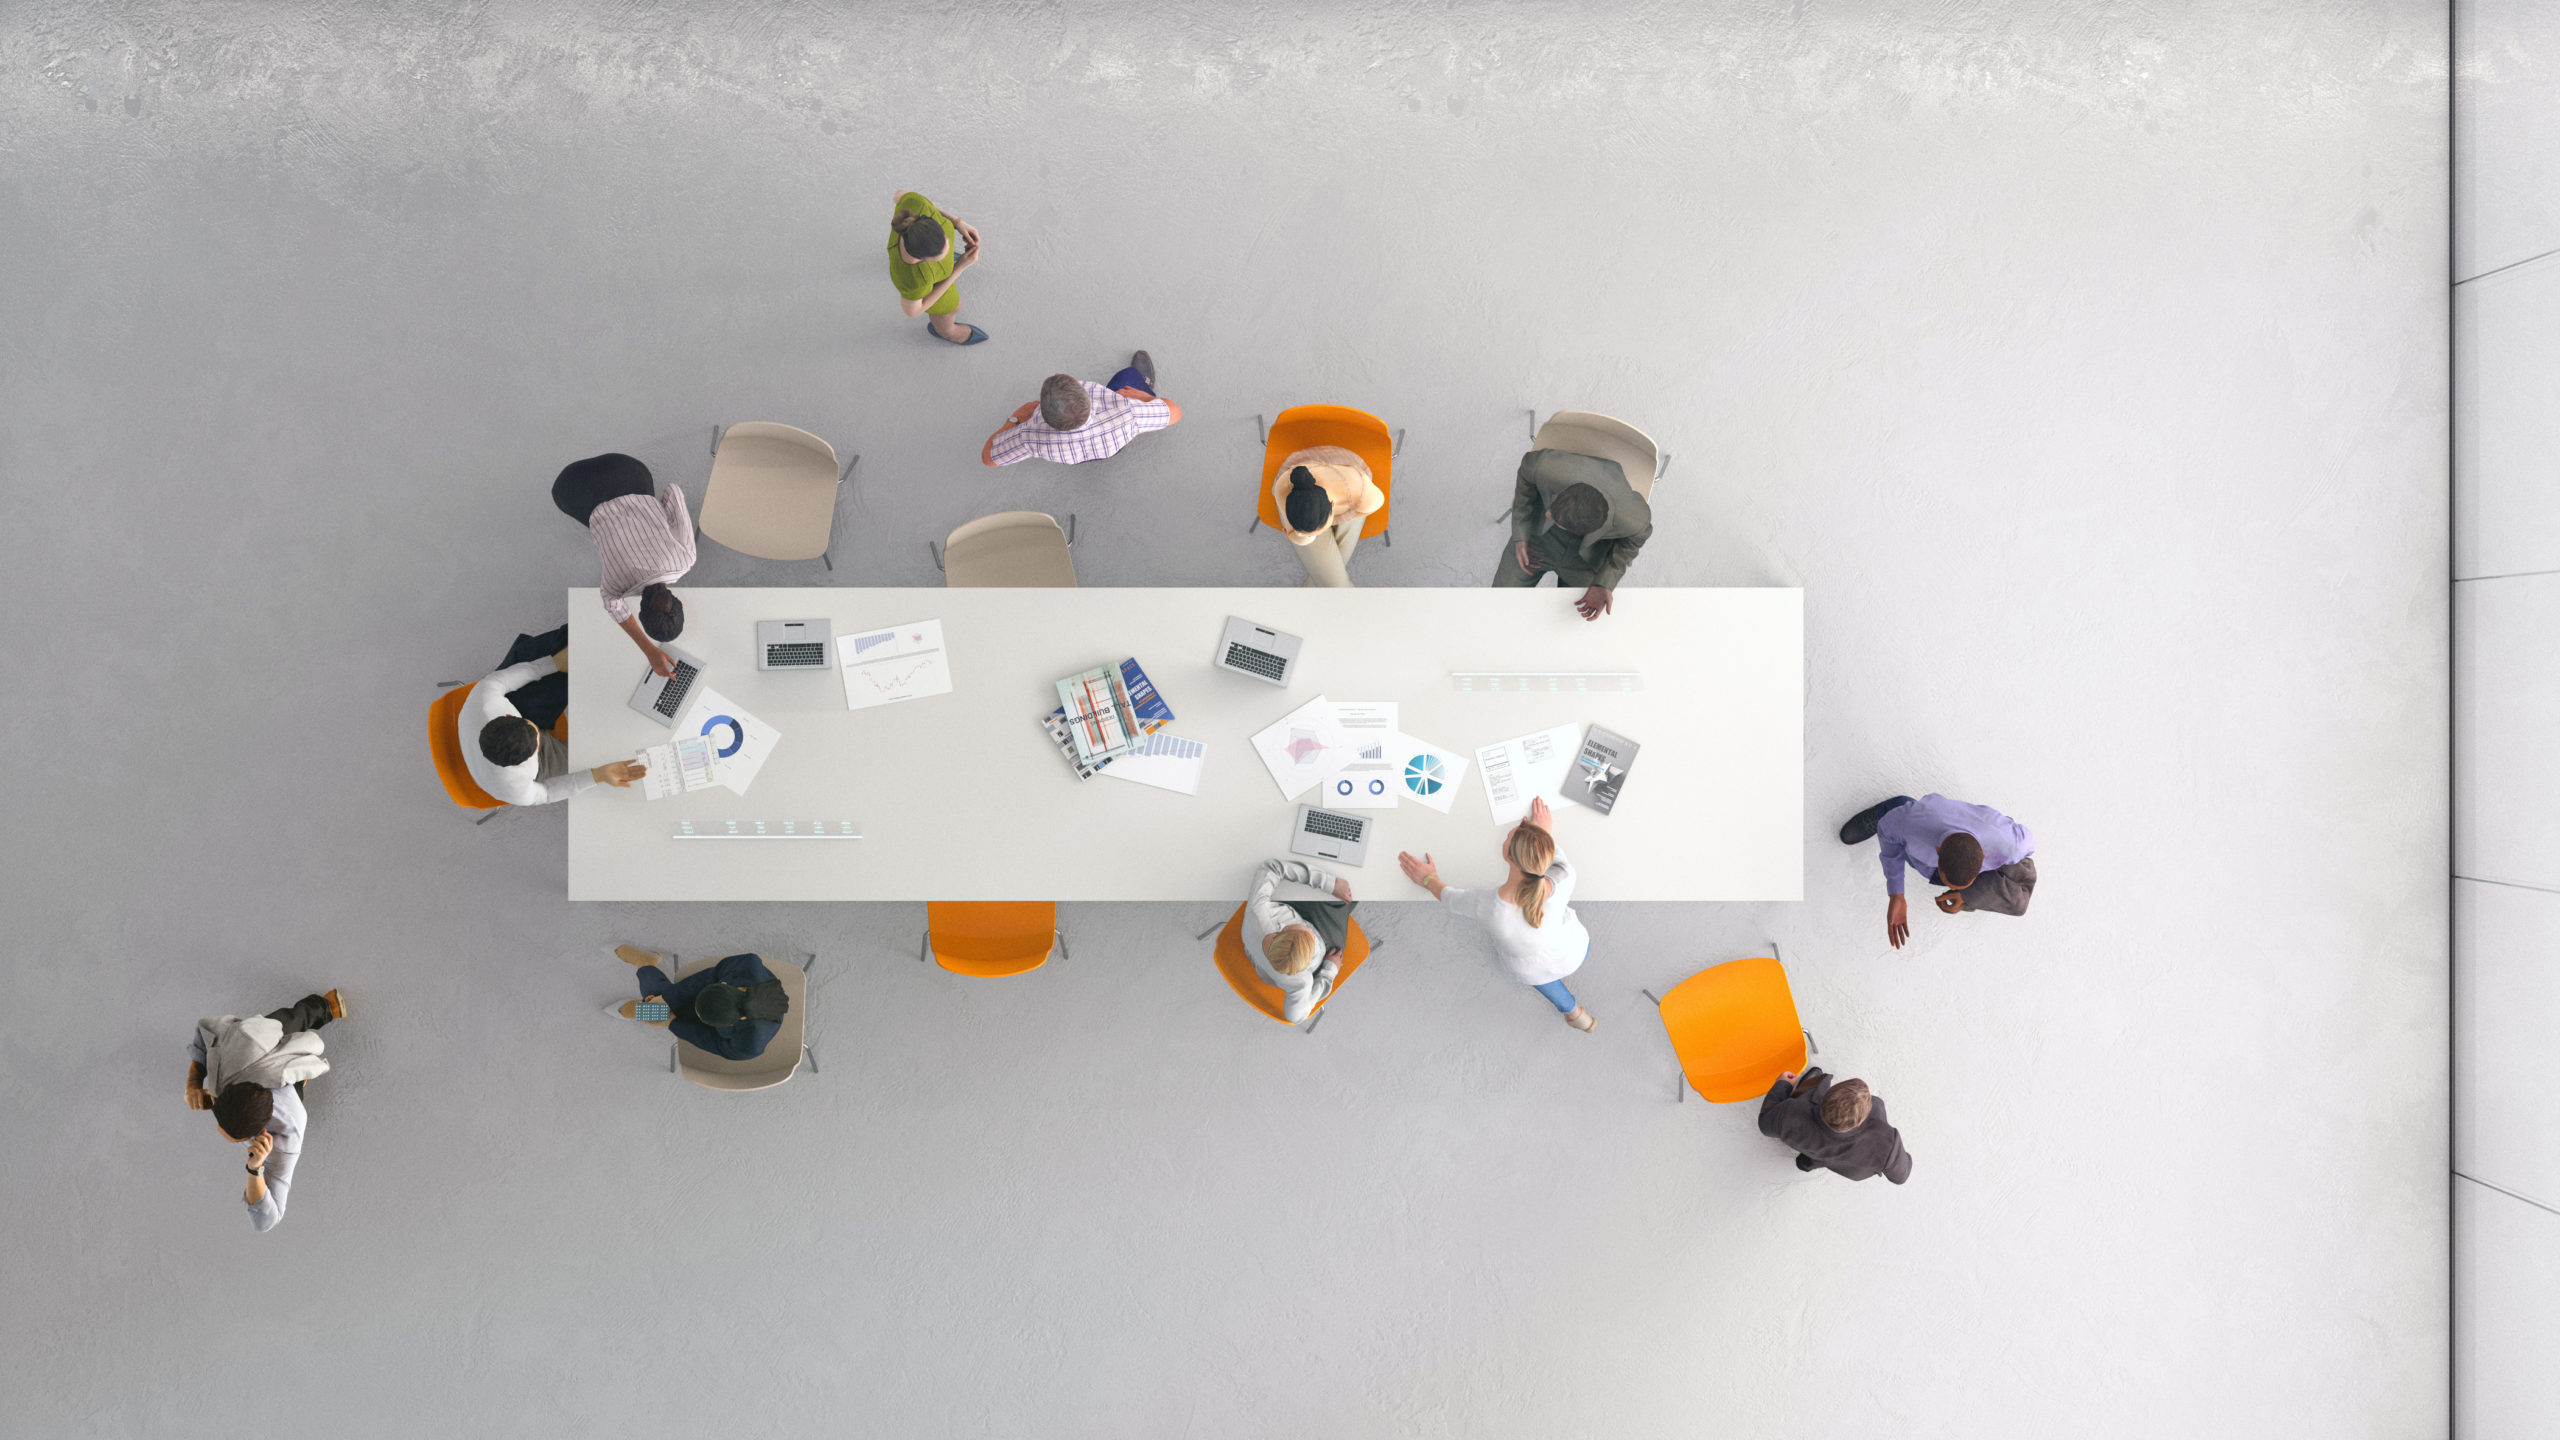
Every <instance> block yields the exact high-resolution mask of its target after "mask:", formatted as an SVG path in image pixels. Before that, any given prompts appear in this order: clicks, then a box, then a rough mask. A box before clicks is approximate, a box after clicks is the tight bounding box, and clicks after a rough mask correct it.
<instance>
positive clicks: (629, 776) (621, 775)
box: [588, 760, 649, 790]
mask: <svg viewBox="0 0 2560 1440" xmlns="http://www.w3.org/2000/svg"><path fill="white" fill-rule="evenodd" d="M588 773H589V774H592V775H594V776H595V777H596V780H597V782H598V783H600V784H605V785H612V786H617V787H619V788H621V789H625V790H628V789H630V788H631V782H632V781H634V780H637V779H639V778H641V777H642V776H644V775H647V774H648V773H649V767H648V766H646V765H643V764H641V763H640V762H639V761H637V760H616V761H614V762H613V763H612V764H610V765H599V766H597V767H596V768H595V769H594V770H592V771H589V772H588Z"/></svg>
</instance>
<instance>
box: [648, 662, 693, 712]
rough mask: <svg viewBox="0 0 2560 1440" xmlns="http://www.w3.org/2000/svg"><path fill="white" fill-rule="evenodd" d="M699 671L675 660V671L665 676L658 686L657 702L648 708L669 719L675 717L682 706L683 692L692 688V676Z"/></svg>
mask: <svg viewBox="0 0 2560 1440" xmlns="http://www.w3.org/2000/svg"><path fill="white" fill-rule="evenodd" d="M701 673H702V672H701V671H699V670H696V669H694V668H693V667H692V666H690V665H687V664H686V663H684V662H683V661H681V660H679V661H677V662H676V673H675V674H673V675H671V676H669V677H667V683H666V684H665V685H663V686H661V687H659V690H658V703H657V704H655V705H652V706H650V707H649V708H650V709H652V710H655V711H657V712H658V713H659V714H661V715H664V716H666V717H667V718H668V719H670V720H673V719H674V718H676V712H677V711H678V710H681V709H683V708H684V697H685V692H687V691H689V690H691V689H692V688H693V679H694V677H695V676H697V675H700V674H701Z"/></svg>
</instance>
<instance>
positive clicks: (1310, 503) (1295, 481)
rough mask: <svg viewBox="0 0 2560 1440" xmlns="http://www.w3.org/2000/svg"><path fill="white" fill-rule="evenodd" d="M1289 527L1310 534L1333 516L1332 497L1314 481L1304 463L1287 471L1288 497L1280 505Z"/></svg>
mask: <svg viewBox="0 0 2560 1440" xmlns="http://www.w3.org/2000/svg"><path fill="white" fill-rule="evenodd" d="M1280 514H1281V516H1282V518H1284V519H1286V520H1287V521H1288V522H1289V528H1290V529H1292V530H1295V531H1297V532H1298V533H1299V534H1301V535H1312V534H1314V533H1315V532H1316V531H1318V530H1321V529H1323V528H1324V527H1325V522H1326V521H1328V520H1331V519H1332V518H1333V497H1332V496H1331V495H1329V494H1327V493H1325V488H1324V487H1323V486H1321V485H1319V484H1317V483H1316V477H1315V476H1314V475H1312V474H1310V473H1309V472H1308V470H1307V467H1306V466H1304V465H1300V466H1297V467H1295V468H1293V469H1292V470H1290V472H1289V498H1288V500H1287V501H1286V502H1285V503H1283V504H1282V505H1281V507H1280Z"/></svg>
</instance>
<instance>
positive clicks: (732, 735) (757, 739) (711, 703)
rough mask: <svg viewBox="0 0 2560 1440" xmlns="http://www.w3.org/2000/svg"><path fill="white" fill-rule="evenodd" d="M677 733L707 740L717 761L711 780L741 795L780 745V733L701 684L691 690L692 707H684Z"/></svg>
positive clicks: (754, 780) (740, 706) (677, 725)
mask: <svg viewBox="0 0 2560 1440" xmlns="http://www.w3.org/2000/svg"><path fill="white" fill-rule="evenodd" d="M676 733H677V734H679V735H699V736H702V737H703V738H704V739H707V740H709V741H710V742H711V753H712V754H713V755H715V756H717V757H718V764H717V765H716V766H715V769H716V771H717V774H716V776H715V777H714V778H716V779H718V780H719V782H720V783H721V784H722V785H725V786H727V787H728V788H730V789H731V790H734V791H736V792H738V793H739V794H741V795H744V794H746V793H747V787H748V786H750V785H752V784H754V783H755V782H756V772H757V771H759V770H762V769H763V768H764V762H765V759H766V757H768V756H770V755H772V754H773V747H774V746H776V745H779V744H781V743H782V732H781V731H779V730H776V729H774V728H773V727H772V726H770V725H767V724H766V723H764V722H763V721H761V720H759V719H757V718H756V717H755V716H753V715H751V714H749V713H747V709H746V707H745V706H743V705H740V704H738V703H737V702H736V701H734V700H731V699H730V698H729V697H728V696H726V695H723V694H721V693H720V692H719V691H717V690H714V689H712V688H711V687H710V686H708V685H703V684H700V683H697V684H695V686H694V687H693V703H692V704H691V705H688V706H686V707H685V711H684V718H683V719H681V720H678V721H677V722H676Z"/></svg>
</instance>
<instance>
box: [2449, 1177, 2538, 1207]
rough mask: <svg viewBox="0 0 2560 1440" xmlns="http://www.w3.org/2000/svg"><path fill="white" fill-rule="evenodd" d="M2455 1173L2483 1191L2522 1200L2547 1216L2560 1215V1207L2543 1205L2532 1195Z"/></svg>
mask: <svg viewBox="0 0 2560 1440" xmlns="http://www.w3.org/2000/svg"><path fill="white" fill-rule="evenodd" d="M2453 1173H2454V1174H2455V1175H2458V1176H2461V1178H2463V1179H2465V1180H2468V1181H2470V1182H2471V1183H2472V1184H2474V1185H2477V1186H2479V1187H2480V1188H2481V1189H2483V1190H2495V1191H2497V1192H2498V1193H2499V1194H2501V1195H2504V1196H2506V1197H2507V1198H2508V1199H2510V1200H2521V1201H2523V1202H2524V1203H2525V1204H2527V1205H2530V1206H2532V1207H2533V1208H2534V1209H2536V1210H2540V1211H2543V1212H2545V1213H2547V1214H2552V1215H2560V1205H2545V1204H2543V1203H2542V1202H2541V1201H2539V1200H2536V1199H2534V1198H2533V1197H2532V1196H2530V1195H2519V1194H2517V1193H2516V1192H2515V1191H2513V1190H2510V1189H2508V1188H2507V1187H2506V1186H2504V1185H2492V1184H2490V1183H2489V1182H2488V1181H2486V1180H2483V1179H2481V1178H2480V1177H2479V1176H2477V1175H2465V1174H2463V1172H2462V1171H2460V1170H2456V1171H2454V1172H2453Z"/></svg>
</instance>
